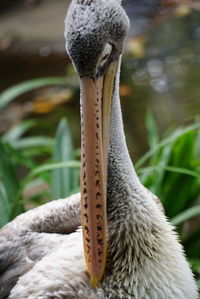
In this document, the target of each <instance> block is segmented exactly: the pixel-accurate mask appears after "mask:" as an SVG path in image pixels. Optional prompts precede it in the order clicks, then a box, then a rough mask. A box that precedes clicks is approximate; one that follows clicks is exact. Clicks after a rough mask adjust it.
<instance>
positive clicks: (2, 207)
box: [0, 181, 10, 227]
mask: <svg viewBox="0 0 200 299" xmlns="http://www.w3.org/2000/svg"><path fill="white" fill-rule="evenodd" d="M9 216H10V212H9V200H8V195H7V192H6V189H5V186H4V184H3V182H2V181H0V227H2V226H3V225H5V224H6V223H7V222H8V221H9V220H10V219H9Z"/></svg>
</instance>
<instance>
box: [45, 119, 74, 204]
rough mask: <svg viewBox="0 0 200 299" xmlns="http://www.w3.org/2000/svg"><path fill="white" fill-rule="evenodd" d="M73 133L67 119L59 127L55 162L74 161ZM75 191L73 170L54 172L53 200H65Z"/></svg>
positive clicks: (54, 154)
mask: <svg viewBox="0 0 200 299" xmlns="http://www.w3.org/2000/svg"><path fill="white" fill-rule="evenodd" d="M73 158H74V155H73V145H72V138H71V132H70V129H69V126H68V123H67V120H66V119H62V120H61V121H60V123H59V125H58V129H57V132H56V139H55V147H54V153H53V161H54V162H58V161H63V162H64V161H71V160H73ZM72 190H73V169H72V168H60V169H56V170H53V171H52V192H51V193H52V199H58V198H64V197H66V196H67V195H68V194H69V193H70V192H71V191H72Z"/></svg>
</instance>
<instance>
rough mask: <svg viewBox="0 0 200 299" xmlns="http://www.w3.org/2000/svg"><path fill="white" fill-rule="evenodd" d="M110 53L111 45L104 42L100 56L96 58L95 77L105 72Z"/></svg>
mask: <svg viewBox="0 0 200 299" xmlns="http://www.w3.org/2000/svg"><path fill="white" fill-rule="evenodd" d="M111 53H112V46H111V45H110V44H106V45H105V47H104V49H103V51H102V53H101V56H100V57H99V59H98V63H97V72H96V75H97V77H99V76H101V75H103V73H104V72H105V70H106V68H107V65H108V62H109V58H110V55H111Z"/></svg>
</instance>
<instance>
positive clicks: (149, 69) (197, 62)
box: [0, 0, 200, 285]
mask: <svg viewBox="0 0 200 299" xmlns="http://www.w3.org/2000/svg"><path fill="white" fill-rule="evenodd" d="M67 5H68V2H67V1H65V0H57V1H51V0H43V1H42V0H41V1H28V0H27V1H25V0H24V1H11V0H10V1H2V2H1V4H0V28H1V33H0V92H1V94H0V135H1V138H0V226H3V225H4V224H6V223H7V222H8V221H10V220H12V219H13V218H14V217H15V216H16V215H18V214H19V213H21V212H23V211H25V210H27V209H30V208H33V207H35V206H37V205H39V204H43V203H45V202H47V201H49V200H52V199H57V198H62V197H66V196H68V195H69V194H71V193H74V192H78V191H79V167H80V118H79V84H78V80H77V77H76V74H75V72H74V70H73V67H72V66H71V64H70V61H69V59H68V57H67V54H66V53H65V49H64V38H63V27H64V26H63V20H64V17H65V13H66V9H67ZM123 5H124V7H125V9H126V10H127V13H128V14H129V16H130V19H131V30H130V34H129V37H128V39H127V44H126V48H125V54H124V56H123V61H122V71H121V91H120V93H121V102H122V110H123V118H124V126H125V132H126V137H127V143H128V147H129V150H130V155H131V158H132V160H133V162H134V165H135V167H136V171H137V173H138V175H139V176H140V179H141V181H142V182H143V183H144V184H145V186H147V187H148V188H149V189H150V190H151V191H152V192H154V193H155V194H156V195H157V196H158V197H159V198H160V199H161V200H162V202H163V205H164V207H165V211H166V215H167V217H168V218H169V219H170V221H171V222H172V223H173V224H174V225H176V226H177V231H178V233H179V234H180V238H181V241H182V243H183V245H184V247H185V250H186V254H187V257H188V260H189V262H190V263H191V266H192V269H193V271H194V273H195V275H196V278H197V283H198V284H199V285H200V86H199V82H200V3H199V1H192V0H191V1H189V0H187V1H182V0H179V1H176V0H164V1H161V0H160V1H158V0H149V1H146V0H142V1H140V2H139V1H135V0H124V2H123Z"/></svg>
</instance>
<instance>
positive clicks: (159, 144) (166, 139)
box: [135, 122, 200, 169]
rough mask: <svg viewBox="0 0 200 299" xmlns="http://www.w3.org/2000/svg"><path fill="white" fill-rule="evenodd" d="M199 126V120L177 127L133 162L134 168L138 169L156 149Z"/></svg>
mask: <svg viewBox="0 0 200 299" xmlns="http://www.w3.org/2000/svg"><path fill="white" fill-rule="evenodd" d="M199 128H200V122H198V123H195V124H192V125H190V126H187V127H186V128H182V129H178V130H176V131H175V132H174V133H173V134H171V135H170V136H168V137H167V138H165V139H164V140H162V141H161V142H160V143H158V144H157V145H156V146H155V147H154V148H152V149H150V150H149V151H148V152H147V153H146V154H144V155H143V157H142V158H140V159H139V160H138V161H137V163H136V164H135V168H136V169H138V168H139V167H141V165H143V164H144V163H145V162H146V161H147V160H148V159H149V158H150V157H152V156H153V155H154V154H155V153H156V152H157V151H158V150H160V149H161V148H163V147H164V146H166V145H167V144H170V143H173V142H174V141H176V140H177V139H178V138H180V137H181V136H183V135H184V134H186V133H187V132H190V131H194V130H198V129H199Z"/></svg>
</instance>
